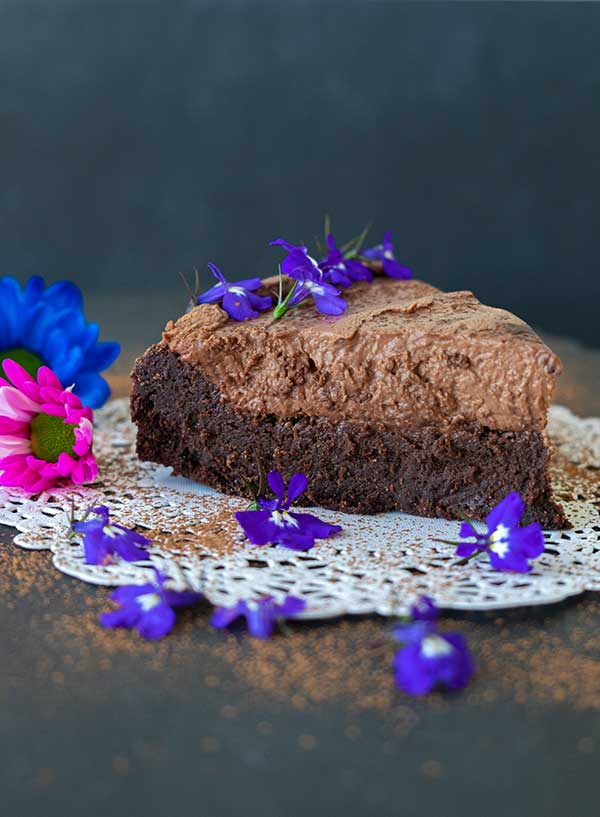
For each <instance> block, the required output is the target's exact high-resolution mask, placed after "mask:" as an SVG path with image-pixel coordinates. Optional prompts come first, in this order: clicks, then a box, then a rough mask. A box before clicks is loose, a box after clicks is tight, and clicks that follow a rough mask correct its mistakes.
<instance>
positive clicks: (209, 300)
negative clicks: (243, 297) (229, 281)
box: [197, 284, 227, 304]
mask: <svg viewBox="0 0 600 817" xmlns="http://www.w3.org/2000/svg"><path fill="white" fill-rule="evenodd" d="M226 293H227V287H226V286H225V284H215V285H214V286H213V287H211V288H210V289H209V290H207V291H206V292H203V293H202V294H201V295H198V297H197V302H198V303H199V304H214V303H216V302H217V301H220V300H221V298H223V296H224V295H225V294H226Z"/></svg>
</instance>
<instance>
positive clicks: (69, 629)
mask: <svg viewBox="0 0 600 817" xmlns="http://www.w3.org/2000/svg"><path fill="white" fill-rule="evenodd" d="M2 540H3V542H4V544H3V546H2V547H1V549H0V614H1V615H2V618H3V622H4V625H5V627H6V633H7V639H10V638H11V633H12V630H13V628H14V627H13V626H11V622H15V623H16V622H21V627H20V628H18V629H20V631H21V633H22V630H23V628H22V617H23V615H25V614H27V615H28V616H29V622H28V624H29V627H28V637H27V638H26V639H25V642H23V640H22V638H21V640H20V641H19V645H18V646H19V649H18V651H16V650H13V653H14V663H13V662H12V658H13V656H12V654H11V656H9V661H8V663H7V666H6V667H5V668H4V671H3V673H2V675H1V676H0V692H5V691H7V690H8V689H10V688H11V687H15V686H17V685H19V684H22V667H21V663H20V661H21V660H22V658H23V656H25V657H26V658H28V660H30V661H31V662H32V663H33V665H34V667H35V672H34V675H35V677H34V678H33V679H32V683H41V684H43V685H45V686H48V685H49V686H58V687H61V686H68V687H69V688H72V687H76V688H77V690H78V694H80V695H84V696H85V695H86V690H87V688H88V686H89V687H90V692H89V695H90V696H92V695H94V696H96V695H97V694H98V691H97V684H92V683H91V681H92V679H97V678H98V677H99V676H101V675H102V674H103V673H109V672H113V671H115V672H119V673H125V674H124V683H128V684H135V683H136V682H139V679H138V680H136V672H137V667H138V665H139V666H142V667H143V670H144V673H145V676H144V677H145V678H146V683H147V673H148V672H149V671H150V672H151V673H152V674H153V675H155V677H156V682H157V684H160V685H164V684H165V683H168V686H169V690H170V692H173V693H174V694H177V690H178V682H179V681H182V680H183V679H188V680H189V678H190V677H191V678H194V679H195V681H196V683H195V685H194V690H195V692H194V694H196V693H197V695H198V696H206V695H210V694H211V690H215V689H219V690H221V691H222V690H225V691H227V692H228V693H229V702H228V704H227V705H226V706H223V708H222V710H221V715H222V717H223V718H224V719H234V718H236V717H237V716H238V714H239V713H240V712H241V711H243V710H248V709H252V708H255V709H260V708H261V707H264V705H265V702H266V701H268V702H269V705H270V706H274V707H278V706H281V707H283V706H286V707H288V706H291V707H293V708H295V709H297V710H300V711H306V710H310V709H314V708H317V707H319V706H320V705H322V704H340V705H343V706H344V707H345V708H346V709H347V710H348V712H350V713H351V712H356V713H357V714H358V713H360V712H361V711H367V710H369V711H377V712H380V713H381V714H382V715H383V716H385V718H386V720H389V723H390V724H393V725H394V726H393V728H394V729H396V730H399V733H400V732H402V733H406V732H407V731H409V730H410V729H411V728H412V725H414V723H415V722H416V720H418V712H419V711H420V708H421V707H423V706H426V707H427V708H434V709H435V708H437V709H444V708H446V707H447V706H450V705H452V699H450V698H448V697H445V696H441V695H435V696H431V697H429V698H427V699H426V700H425V701H416V700H413V699H411V698H408V697H407V696H405V695H403V694H402V693H400V692H399V691H398V690H397V689H396V688H395V686H394V680H393V673H392V669H391V665H392V657H393V653H394V650H395V649H396V645H395V643H394V642H393V641H392V640H391V639H390V638H388V637H387V636H388V635H389V634H390V630H391V622H389V621H386V620H385V619H381V618H377V617H370V618H364V619H358V618H346V619H343V620H338V621H329V622H328V621H326V622H322V623H320V624H314V623H301V622H297V623H291V624H290V633H291V634H290V635H282V634H278V635H276V636H275V637H273V638H272V639H270V640H269V641H266V642H261V641H256V640H254V639H252V638H250V637H249V636H247V634H246V633H245V632H244V631H243V629H239V630H236V631H233V632H218V631H215V630H213V628H212V627H211V626H210V623H209V619H210V607H209V605H208V604H205V605H201V606H200V607H199V608H198V610H197V611H190V612H185V613H183V614H182V615H181V616H180V619H179V621H178V624H177V627H176V629H175V630H174V631H173V633H172V634H171V635H170V636H169V637H167V638H166V639H164V640H163V641H161V642H147V641H144V640H143V639H141V638H140V637H139V636H137V634H135V633H132V632H129V631H124V630H104V629H103V628H102V627H100V625H99V624H98V622H97V619H98V614H99V613H100V612H101V611H102V610H104V609H108V607H109V606H110V602H109V600H108V595H109V591H108V590H107V589H105V588H93V587H90V586H88V585H85V584H83V583H81V582H78V581H73V580H70V579H68V578H67V577H65V576H63V575H61V574H59V573H58V572H57V571H55V570H54V568H53V567H52V565H51V557H50V554H48V553H45V552H25V551H21V550H19V549H18V548H16V547H15V546H14V545H13V544H12V543H11V542H10V534H4V535H3V536H2ZM25 600H27V601H25ZM599 617H600V603H599V601H598V600H597V599H596V597H595V596H592V595H591V594H587V595H586V596H584V597H582V598H580V599H578V600H573V601H570V602H565V603H563V604H561V605H557V606H554V607H547V608H542V609H539V608H538V609H534V608H529V609H528V610H525V611H508V612H506V613H503V614H497V613H496V614H489V613H487V614H480V615H477V614H469V615H456V614H453V615H448V616H444V617H443V618H442V625H441V626H442V628H443V629H446V630H459V631H461V632H462V633H464V635H465V636H466V638H467V639H468V641H469V644H470V646H471V648H472V650H473V653H474V655H475V659H476V662H477V667H478V673H477V676H476V678H475V679H474V681H473V682H472V684H471V685H470V686H469V687H468V688H467V690H466V691H465V692H464V693H462V695H461V696H459V697H460V699H461V701H462V703H466V704H467V705H470V706H482V707H485V706H486V705H489V704H493V703H495V702H498V701H512V702H514V703H515V704H517V705H521V704H523V705H562V704H564V705H567V706H569V707H571V708H575V709H592V710H600V629H599V628H598V626H597V622H598V620H599ZM17 654H18V656H19V658H17V657H16V655H17ZM132 656H135V657H136V661H135V662H131V661H130V660H129V659H130V658H131V657H132ZM91 690H93V692H92V691H91ZM269 728H270V727H269V722H268V721H261V724H260V729H261V730H263V731H268V729H269ZM356 728H358V727H355V726H353V725H352V724H349V727H348V729H349V732H348V735H347V738H348V740H355V739H357V733H356ZM310 744H311V741H310V739H309V738H306V739H305V740H304V744H303V745H304V748H307V749H309V748H310Z"/></svg>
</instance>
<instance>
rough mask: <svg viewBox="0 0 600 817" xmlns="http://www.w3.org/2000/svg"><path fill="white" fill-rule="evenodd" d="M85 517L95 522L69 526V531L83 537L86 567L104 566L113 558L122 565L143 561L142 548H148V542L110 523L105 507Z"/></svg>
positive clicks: (122, 527)
mask: <svg viewBox="0 0 600 817" xmlns="http://www.w3.org/2000/svg"><path fill="white" fill-rule="evenodd" d="M89 513H90V514H95V515H96V518H95V519H94V518H91V519H88V520H86V521H85V522H74V523H73V530H74V531H75V532H76V533H79V534H81V535H82V536H83V550H84V554H85V560H86V562H87V563H88V564H93V565H97V564H106V563H107V562H108V561H111V560H112V557H114V556H115V555H118V556H120V557H121V558H122V559H124V560H125V561H126V562H139V561H145V560H146V559H147V558H148V553H147V551H145V550H144V549H143V547H144V546H145V545H148V544H150V540H149V539H146V537H145V536H142V535H141V534H139V533H137V532H136V531H133V530H130V529H129V528H126V527H125V526H124V525H118V524H116V523H111V521H110V516H109V512H108V508H107V507H106V506H105V505H100V506H98V507H97V508H93V509H91V510H90V512H89ZM140 545H141V546H142V547H139V546H140Z"/></svg>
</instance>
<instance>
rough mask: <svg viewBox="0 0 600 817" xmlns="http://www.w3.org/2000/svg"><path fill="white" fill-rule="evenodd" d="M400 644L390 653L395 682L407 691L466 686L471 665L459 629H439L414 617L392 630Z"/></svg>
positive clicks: (420, 692)
mask: <svg viewBox="0 0 600 817" xmlns="http://www.w3.org/2000/svg"><path fill="white" fill-rule="evenodd" d="M394 635H395V637H396V638H397V640H398V641H401V642H402V643H403V644H404V646H403V647H402V649H400V650H398V652H397V653H396V655H395V656H394V673H395V676H396V683H397V684H398V686H399V687H400V688H401V689H403V690H404V691H405V692H408V693H409V694H410V695H427V693H428V692H431V691H432V690H433V689H435V688H436V687H438V686H441V687H443V688H445V689H448V690H455V689H461V688H462V687H464V686H466V685H467V684H468V682H469V679H470V678H471V676H472V675H473V673H474V671H475V665H474V663H473V659H472V657H471V653H470V652H469V648H468V647H467V643H466V641H465V639H464V638H463V636H462V635H461V634H460V633H440V632H438V630H437V628H436V626H435V624H434V623H433V622H432V621H422V620H421V621H415V622H413V623H412V624H408V625H403V626H402V627H398V628H397V629H396V630H395V631H394Z"/></svg>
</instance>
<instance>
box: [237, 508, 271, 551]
mask: <svg viewBox="0 0 600 817" xmlns="http://www.w3.org/2000/svg"><path fill="white" fill-rule="evenodd" d="M276 512H277V511H237V512H236V514H235V518H236V519H237V521H238V523H239V524H240V526H241V528H242V530H243V531H244V533H245V534H246V536H247V538H248V540H249V541H250V542H251V544H253V545H268V544H269V543H272V542H274V541H275V539H277V537H278V536H279V533H280V531H281V528H280V527H279V526H278V525H276V524H275V523H274V522H273V520H272V518H271V517H272V514H273V513H276Z"/></svg>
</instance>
